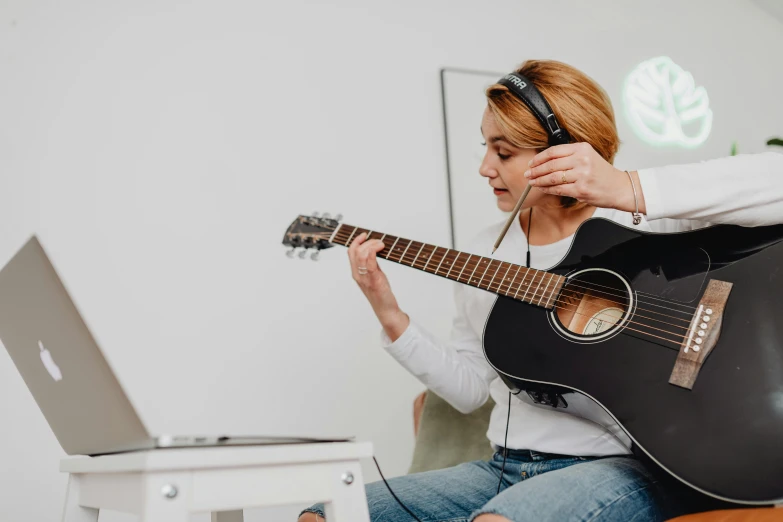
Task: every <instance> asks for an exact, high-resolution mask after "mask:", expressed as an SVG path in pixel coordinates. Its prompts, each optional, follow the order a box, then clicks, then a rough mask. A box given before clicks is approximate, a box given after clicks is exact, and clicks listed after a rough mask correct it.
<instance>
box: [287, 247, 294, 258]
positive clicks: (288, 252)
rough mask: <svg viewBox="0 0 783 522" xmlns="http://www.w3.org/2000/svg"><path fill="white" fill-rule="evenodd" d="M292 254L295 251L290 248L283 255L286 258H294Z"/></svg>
mask: <svg viewBox="0 0 783 522" xmlns="http://www.w3.org/2000/svg"><path fill="white" fill-rule="evenodd" d="M294 252H296V249H295V248H292V249H290V250H286V252H285V255H287V256H288V257H294Z"/></svg>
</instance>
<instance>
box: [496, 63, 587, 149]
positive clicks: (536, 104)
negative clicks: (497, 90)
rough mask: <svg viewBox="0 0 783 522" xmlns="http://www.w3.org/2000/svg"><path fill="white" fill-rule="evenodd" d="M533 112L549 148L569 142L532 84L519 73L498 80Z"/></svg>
mask: <svg viewBox="0 0 783 522" xmlns="http://www.w3.org/2000/svg"><path fill="white" fill-rule="evenodd" d="M498 83H499V84H500V85H503V86H505V87H506V88H508V90H509V91H511V92H512V93H514V95H516V97H517V98H519V99H520V100H522V101H523V102H524V103H525V105H527V106H528V108H529V109H530V110H531V111H532V112H533V115H534V116H535V117H536V118H537V119H538V121H539V122H540V123H541V126H542V127H544V130H545V131H546V133H547V136H548V137H549V146H550V147H552V146H554V145H563V144H566V143H569V142H570V141H571V135H570V134H568V131H567V130H565V129H564V128H562V127H561V126H560V124H559V123H558V122H557V118H556V117H555V113H554V111H553V110H552V107H550V106H549V104H548V103H547V101H546V98H544V96H543V95H542V94H541V91H539V90H538V89H537V88H536V86H535V85H533V82H531V81H530V80H528V79H527V78H525V77H524V76H522V75H521V74H519V73H509V74H507V75H505V76H504V77H503V78H501V79H500V80H498Z"/></svg>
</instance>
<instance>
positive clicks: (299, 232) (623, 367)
mask: <svg viewBox="0 0 783 522" xmlns="http://www.w3.org/2000/svg"><path fill="white" fill-rule="evenodd" d="M362 232H366V233H369V237H370V238H371V239H380V240H382V241H383V242H384V244H385V245H386V246H385V248H384V249H383V250H382V251H381V252H379V253H378V256H379V257H381V258H383V259H386V260H388V261H392V262H395V263H401V264H404V265H407V266H410V267H413V268H417V269H419V270H423V271H424V272H427V273H430V274H434V275H437V276H440V277H445V278H448V279H451V280H453V281H457V282H459V283H462V284H466V285H470V286H475V287H477V288H481V289H482V290H486V291H488V292H492V293H495V294H497V296H498V297H497V298H496V300H495V303H494V305H493V307H492V310H491V312H490V314H489V316H488V318H487V321H486V324H485V327H484V334H483V346H484V354H485V356H486V358H487V361H489V363H490V364H491V365H492V367H493V368H494V369H495V370H496V371H497V373H498V374H499V375H500V377H501V379H503V381H504V382H505V383H506V384H507V385H508V387H509V388H510V389H511V390H512V391H520V390H524V391H525V392H526V393H527V394H528V395H530V397H531V398H532V399H533V400H534V401H536V402H539V403H542V404H545V405H548V406H551V407H554V408H562V409H563V411H566V412H567V411H568V396H569V394H571V393H579V394H582V395H585V396H587V397H589V398H590V399H591V400H593V401H594V402H596V403H597V404H598V405H600V406H601V407H602V408H604V409H605V410H606V411H607V412H608V413H609V414H611V415H612V417H614V419H616V421H617V422H618V423H619V424H620V426H621V427H622V428H623V430H625V432H626V433H627V434H628V436H629V437H630V438H631V439H632V440H633V441H634V443H635V444H636V446H637V447H638V448H639V449H640V450H641V451H644V452H645V453H647V454H648V455H649V456H650V457H651V458H652V460H653V461H655V462H656V463H657V464H658V465H660V466H661V467H662V468H663V469H665V470H666V471H668V472H669V473H671V474H672V475H673V476H675V477H677V478H678V479H679V480H681V481H682V482H684V483H686V484H688V485H689V486H691V487H693V488H695V489H697V490H699V491H701V492H703V493H706V494H708V495H712V496H714V497H716V498H719V499H723V500H729V501H733V502H740V503H746V504H780V503H783V243H781V239H783V225H775V226H767V227H755V228H745V227H739V226H731V225H718V226H713V227H709V228H704V229H699V230H695V231H691V232H682V233H674V234H651V233H647V232H642V231H639V230H635V229H631V228H627V227H624V226H621V225H618V224H616V223H614V222H612V221H608V220H605V219H601V218H593V219H588V220H587V221H585V222H584V223H582V225H581V226H580V227H579V229H578V230H577V232H576V234H575V235H574V239H573V242H572V244H571V247H570V250H569V251H568V253H567V254H566V255H565V257H564V258H563V259H562V260H561V261H560V263H558V264H557V265H556V266H554V267H552V268H551V269H549V270H535V269H532V268H525V267H523V266H520V265H515V264H512V263H507V262H505V261H499V260H497V259H493V258H490V257H485V256H480V255H476V254H472V253H467V252H459V251H456V250H453V249H450V248H445V247H438V246H434V245H430V244H426V243H421V242H418V241H411V240H409V239H404V238H401V237H396V236H392V235H390V234H384V233H381V232H378V231H370V230H366V229H362V228H357V227H354V226H350V225H346V224H341V223H339V222H338V221H337V220H335V219H329V218H328V217H320V218H319V217H314V216H299V217H298V218H297V219H296V220H295V221H294V222H293V223H292V224H291V226H290V227H289V228H288V230H287V231H286V233H285V237H284V239H283V244H284V245H287V246H289V247H292V249H295V248H304V249H305V250H304V251H303V252H306V251H307V249H313V250H315V251H319V250H322V249H325V248H329V247H331V246H333V245H343V246H349V245H350V244H351V241H352V240H353V239H354V238H355V237H356V236H358V235H359V234H361V233H362ZM291 252H293V250H291Z"/></svg>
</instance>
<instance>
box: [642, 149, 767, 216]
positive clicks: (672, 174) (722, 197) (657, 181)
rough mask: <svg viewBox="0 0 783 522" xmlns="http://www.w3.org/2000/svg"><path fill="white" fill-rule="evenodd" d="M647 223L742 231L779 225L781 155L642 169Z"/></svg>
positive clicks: (745, 156)
mask: <svg viewBox="0 0 783 522" xmlns="http://www.w3.org/2000/svg"><path fill="white" fill-rule="evenodd" d="M639 182H640V183H641V186H642V191H643V192H644V200H645V204H646V206H647V220H648V221H653V220H659V219H676V220H695V221H699V222H702V223H704V222H706V223H714V224H730V225H742V226H746V227H755V226H764V225H774V224H778V223H783V154H777V153H774V152H768V153H763V154H744V155H739V156H732V157H728V158H720V159H714V160H710V161H703V162H701V163H695V164H688V165H672V166H668V167H661V168H654V169H643V170H640V171H639Z"/></svg>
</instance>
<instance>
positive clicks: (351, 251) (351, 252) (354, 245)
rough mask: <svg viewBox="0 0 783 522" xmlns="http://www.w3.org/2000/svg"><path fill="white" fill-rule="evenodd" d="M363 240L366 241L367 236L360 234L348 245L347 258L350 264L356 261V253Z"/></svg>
mask: <svg viewBox="0 0 783 522" xmlns="http://www.w3.org/2000/svg"><path fill="white" fill-rule="evenodd" d="M365 239H367V234H365V233H364V232H362V233H361V234H359V235H358V236H356V237H355V238H354V239H353V241H351V244H350V245H348V257H349V258H350V259H351V262H353V261H355V260H356V251H357V250H358V248H359V247H360V246H361V245H362V243H364V240H365Z"/></svg>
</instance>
